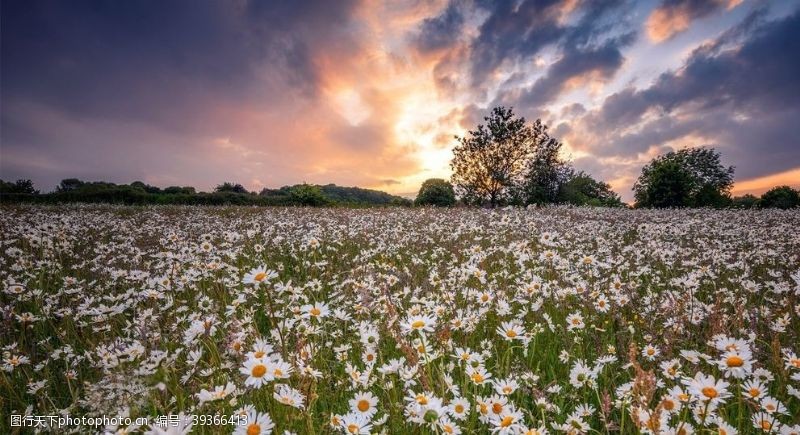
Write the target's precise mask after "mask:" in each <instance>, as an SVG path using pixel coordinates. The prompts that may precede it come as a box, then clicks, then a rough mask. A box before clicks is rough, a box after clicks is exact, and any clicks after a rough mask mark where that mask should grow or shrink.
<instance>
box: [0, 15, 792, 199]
mask: <svg viewBox="0 0 800 435" xmlns="http://www.w3.org/2000/svg"><path fill="white" fill-rule="evenodd" d="M0 20H1V22H0V55H1V56H0V60H1V62H0V178H3V179H6V180H13V179H18V178H30V179H32V180H33V181H34V183H35V184H36V186H37V188H39V189H41V190H43V191H49V190H52V189H53V188H54V187H55V186H56V185H57V184H58V182H59V181H60V180H61V179H63V178H69V177H78V178H81V179H84V180H88V181H94V180H104V181H112V182H118V183H129V182H132V181H135V180H141V181H144V182H146V183H148V184H153V185H157V186H161V187H166V186H171V185H181V186H187V185H189V186H195V187H197V188H198V189H200V190H210V189H212V188H213V187H214V186H215V185H217V184H219V183H221V182H223V181H234V182H239V183H242V184H243V185H244V186H245V187H247V188H248V189H251V190H260V189H261V188H264V187H272V188H276V187H280V186H283V185H289V184H296V183H302V182H308V183H321V184H327V183H336V184H339V185H345V186H360V187H367V188H374V189H379V190H384V191H387V192H391V193H395V194H401V195H405V196H410V197H413V196H414V195H415V193H416V191H417V190H418V189H419V185H420V184H421V183H422V181H424V180H425V179H427V178H431V177H443V178H447V177H449V175H450V170H449V161H450V159H451V157H452V148H453V147H454V146H455V145H456V143H457V142H456V141H455V139H454V136H456V135H464V134H465V133H466V132H467V131H468V130H470V129H474V128H475V127H476V125H477V124H478V123H480V122H482V118H483V116H486V115H487V114H488V112H489V111H490V110H491V108H492V107H494V106H498V105H505V106H512V107H513V108H514V111H515V113H517V114H518V115H521V116H525V117H526V118H527V119H528V120H531V121H532V120H534V119H537V118H540V119H542V121H543V122H544V123H545V124H547V125H548V126H549V128H550V130H549V131H550V133H551V135H553V136H554V137H556V138H558V139H560V140H561V141H562V142H563V143H564V149H563V152H564V157H565V158H569V159H571V160H572V161H573V163H574V166H575V167H576V168H577V169H580V170H584V171H586V172H588V173H589V174H591V175H592V176H594V177H595V178H598V179H601V180H604V181H607V182H609V183H610V184H611V186H612V187H613V188H614V190H615V191H617V192H618V193H619V194H620V195H622V197H623V199H624V200H630V199H631V197H632V193H631V186H632V185H633V182H634V181H635V179H636V177H637V176H638V174H639V172H640V170H641V167H642V166H643V165H644V164H646V163H647V162H648V161H649V160H650V159H652V158H653V157H655V156H656V155H659V154H662V153H664V152H667V151H669V150H672V149H680V148H684V147H693V146H711V147H715V148H716V149H717V150H718V151H719V152H720V153H721V154H722V161H723V163H724V164H726V165H732V166H735V168H736V173H735V176H736V184H735V186H734V189H733V193H734V194H742V193H756V194H758V193H761V192H763V191H764V190H766V189H767V188H769V187H771V186H774V185H778V184H789V185H793V186H795V187H800V139H798V138H800V122H799V121H800V80H799V79H798V78H799V77H800V56H798V55H797V53H800V2H797V1H755V0H752V1H748V0H660V1H628V0H584V1H581V0H563V1H554V0H538V1H527V0H514V1H503V0H498V1H493V0H474V1H471V0H450V1H438V0H435V1H415V0H408V1H404V0H399V1H383V2H381V1H375V0H337V1H330V0H309V1H302V2H300V1H280V2H274V1H272V2H271V1H252V0H232V1H216V0H184V1H173V0H165V1H155V0H142V1H115V0H107V1H82V0H75V1H69V2H66V1H56V0H53V1H46V0H34V1H23V0H4V1H3V2H2V10H1V11H0Z"/></svg>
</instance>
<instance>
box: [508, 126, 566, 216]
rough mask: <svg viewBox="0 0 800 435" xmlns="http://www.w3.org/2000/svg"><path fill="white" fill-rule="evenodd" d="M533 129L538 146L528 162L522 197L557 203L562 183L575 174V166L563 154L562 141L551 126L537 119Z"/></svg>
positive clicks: (527, 199) (533, 202)
mask: <svg viewBox="0 0 800 435" xmlns="http://www.w3.org/2000/svg"><path fill="white" fill-rule="evenodd" d="M532 129H533V131H534V135H535V137H536V146H535V148H534V152H533V156H532V157H531V159H530V160H529V161H528V164H527V168H526V172H525V176H524V180H523V184H522V192H521V197H522V199H523V201H524V202H525V203H526V204H545V203H553V202H556V201H557V199H558V198H557V197H558V192H559V190H560V188H561V186H562V185H563V184H564V183H565V182H567V181H568V179H569V177H570V176H571V175H572V170H571V168H570V166H569V164H568V163H567V162H565V161H564V160H562V159H561V157H560V156H559V154H560V153H561V142H559V141H558V140H556V139H554V138H552V137H550V135H549V134H548V133H547V126H546V125H544V124H542V122H541V120H538V119H537V120H536V122H535V123H534V124H533V126H532Z"/></svg>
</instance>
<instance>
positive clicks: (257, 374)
mask: <svg viewBox="0 0 800 435" xmlns="http://www.w3.org/2000/svg"><path fill="white" fill-rule="evenodd" d="M267 364H268V363H266V362H264V361H263V360H261V359H259V358H250V359H248V360H247V361H245V362H244V366H243V367H241V368H240V369H239V371H240V372H241V373H242V374H243V375H246V376H247V379H245V381H244V384H245V385H247V386H248V387H253V388H261V387H262V386H263V385H264V384H265V383H267V382H271V381H273V380H275V377H274V376H273V374H272V372H270V370H269V367H268V366H267Z"/></svg>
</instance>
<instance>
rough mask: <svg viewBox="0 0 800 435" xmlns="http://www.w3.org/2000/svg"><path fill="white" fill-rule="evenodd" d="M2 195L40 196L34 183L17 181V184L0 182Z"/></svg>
mask: <svg viewBox="0 0 800 435" xmlns="http://www.w3.org/2000/svg"><path fill="white" fill-rule="evenodd" d="M0 193H21V194H26V195H38V194H39V191H38V190H36V189H34V187H33V181H31V180H17V181H15V182H13V183H12V182H10V181H3V180H0Z"/></svg>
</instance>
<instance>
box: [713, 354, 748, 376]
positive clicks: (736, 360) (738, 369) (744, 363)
mask: <svg viewBox="0 0 800 435" xmlns="http://www.w3.org/2000/svg"><path fill="white" fill-rule="evenodd" d="M717 364H718V365H719V368H720V369H721V370H722V371H723V373H724V374H725V376H733V377H734V378H736V379H742V378H744V377H745V376H747V375H748V374H749V373H750V371H751V370H752V367H753V366H752V355H751V354H750V351H749V350H746V349H741V350H735V349H732V350H729V351H727V352H725V354H724V355H723V356H722V358H721V359H720V360H719V361H718V362H717Z"/></svg>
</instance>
